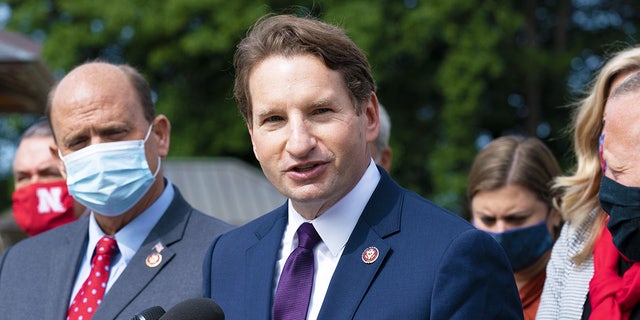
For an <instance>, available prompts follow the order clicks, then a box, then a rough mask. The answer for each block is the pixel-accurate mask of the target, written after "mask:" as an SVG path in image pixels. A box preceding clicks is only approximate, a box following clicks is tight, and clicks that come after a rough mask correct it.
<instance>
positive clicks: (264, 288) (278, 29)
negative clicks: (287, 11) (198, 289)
mask: <svg viewBox="0 0 640 320" xmlns="http://www.w3.org/2000/svg"><path fill="white" fill-rule="evenodd" d="M234 65H235V68H236V80H235V88H234V94H235V98H236V100H237V102H238V106H239V108H240V111H241V113H242V114H243V116H244V118H245V120H246V123H247V127H248V129H249V134H250V137H251V141H252V144H253V150H254V153H255V156H256V158H257V159H258V161H259V162H260V165H261V166H262V169H263V171H264V173H265V175H266V177H267V178H268V179H269V180H270V181H271V183H272V184H273V185H275V187H276V188H278V190H279V191H280V192H281V193H282V194H284V195H286V196H287V197H288V198H289V199H288V201H287V202H286V203H285V204H284V205H283V206H281V207H280V208H277V209H275V210H274V211H272V212H270V213H268V214H266V215H264V216H262V217H259V218H257V219H256V220H254V221H252V222H250V223H248V224H246V225H244V226H242V227H240V228H238V229H236V230H233V231H231V232H229V233H227V234H225V235H223V236H221V237H220V238H218V240H217V241H215V242H214V243H213V244H212V246H211V249H210V252H209V255H208V257H207V258H205V263H204V278H205V283H204V295H205V296H207V297H211V298H213V299H214V300H216V301H217V302H218V304H219V305H220V306H221V307H222V309H223V310H224V312H225V315H226V319H231V320H233V319H270V318H274V319H286V318H287V317H288V315H287V312H288V310H293V309H296V310H297V307H296V308H294V307H291V308H289V309H287V308H286V307H285V308H282V307H281V306H283V305H286V304H287V303H288V302H290V301H289V300H292V299H295V300H296V301H298V300H297V299H298V297H297V296H305V301H301V302H300V305H303V307H304V308H305V309H304V312H303V313H301V314H300V313H298V314H297V315H295V316H293V317H292V318H295V319H302V318H306V319H521V318H522V317H523V316H522V309H521V305H520V301H519V298H518V291H517V289H516V285H515V282H514V279H513V274H512V271H511V267H510V265H509V262H508V260H507V257H506V255H505V253H504V252H503V250H502V248H501V247H500V246H499V244H498V243H496V242H495V241H494V240H493V239H491V237H489V236H488V235H487V234H485V233H483V232H482V231H478V230H476V229H475V228H474V227H473V226H471V225H470V224H468V223H467V222H465V221H464V220H463V219H461V218H460V217H458V216H456V215H454V214H451V213H449V212H447V211H445V210H444V209H442V208H440V207H438V206H436V205H435V204H433V203H431V202H429V201H428V200H425V199H423V198H421V197H420V196H418V195H417V194H415V193H413V192H410V191H408V190H406V189H403V188H402V187H400V186H398V185H397V184H396V183H395V182H394V181H393V180H392V179H391V178H390V177H389V176H388V175H387V173H386V172H385V170H383V169H382V168H381V167H377V166H376V165H375V164H374V162H373V160H372V158H371V150H370V148H371V147H370V146H369V145H368V143H369V142H372V141H373V140H375V138H376V137H377V135H378V130H379V118H378V100H377V98H376V94H375V84H374V80H373V77H372V75H371V72H370V67H369V64H368V62H367V59H366V57H365V55H364V54H363V53H362V52H361V51H360V50H359V49H358V48H357V47H356V46H355V44H354V43H353V42H352V41H351V40H350V39H349V38H348V37H347V36H346V35H345V34H344V32H343V30H341V29H339V28H337V27H334V26H332V25H329V24H326V23H323V22H320V21H317V20H315V19H311V18H298V17H293V16H288V15H279V16H268V17H265V18H263V19H261V20H260V21H258V22H257V24H256V25H254V26H253V27H252V29H251V30H250V32H249V33H248V35H247V37H246V38H245V39H243V40H242V42H241V43H240V44H239V45H238V49H237V51H236V54H235V57H234ZM306 223H310V224H311V225H312V226H313V230H315V233H316V234H317V235H311V236H309V234H313V232H312V231H308V230H309V228H308V224H306ZM301 225H305V227H304V228H303V227H301V230H302V229H304V231H297V230H298V228H299V226H301ZM298 234H300V236H299V235H298ZM317 236H319V238H320V242H319V244H316V245H315V246H313V245H310V246H307V245H306V244H301V247H307V248H309V247H310V248H312V249H302V250H307V251H309V250H311V251H312V254H313V259H311V260H313V269H312V270H313V272H312V278H313V285H312V288H311V290H310V294H309V295H307V293H305V290H304V289H303V288H305V285H303V283H305V282H304V281H299V280H296V281H298V282H294V285H293V286H292V285H291V280H290V279H298V278H291V274H294V273H295V272H292V273H290V272H289V271H288V270H289V267H288V266H289V263H290V261H287V260H288V257H289V255H290V253H292V251H293V252H300V251H299V250H301V249H300V247H298V248H296V247H297V246H298V244H299V242H300V243H307V240H306V239H307V238H316V237H317ZM299 239H303V240H300V241H299ZM294 249H295V250H294ZM296 255H297V254H296ZM293 256H294V254H292V257H293ZM291 260H297V259H294V258H292V259H291ZM305 269H306V267H305ZM298 274H299V273H298ZM295 284H299V292H298V294H297V295H296V294H295V292H294V294H292V295H289V296H288V298H286V299H281V298H280V297H281V293H282V292H283V291H285V289H283V288H281V287H286V288H290V287H293V288H290V289H293V290H294V291H295V289H296V288H295ZM281 289H282V290H281ZM285 309H286V310H285Z"/></svg>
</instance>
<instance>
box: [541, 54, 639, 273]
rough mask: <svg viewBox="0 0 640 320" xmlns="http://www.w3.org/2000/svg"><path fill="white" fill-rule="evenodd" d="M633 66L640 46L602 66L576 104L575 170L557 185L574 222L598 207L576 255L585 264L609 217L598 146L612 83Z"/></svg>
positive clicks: (567, 216)
mask: <svg viewBox="0 0 640 320" xmlns="http://www.w3.org/2000/svg"><path fill="white" fill-rule="evenodd" d="M633 70H640V47H633V48H628V49H626V50H623V51H620V52H618V53H616V54H614V55H613V56H611V58H609V59H608V61H607V62H606V63H605V64H604V65H603V66H602V67H601V69H600V71H599V72H598V74H597V76H596V78H595V79H594V81H593V82H592V84H591V90H590V91H589V93H588V94H587V95H586V97H585V98H583V99H582V100H581V101H578V103H576V104H575V105H574V107H575V110H574V111H573V121H572V123H571V127H570V128H569V129H570V130H571V131H572V132H573V147H574V154H575V158H576V165H575V167H574V170H573V174H571V175H568V176H560V177H557V178H556V179H555V183H554V186H553V188H554V189H556V190H559V191H561V192H562V194H563V195H562V200H561V205H560V208H561V210H560V212H561V213H562V217H563V218H564V220H566V221H567V222H568V223H569V224H570V225H573V226H578V225H580V224H581V223H582V222H583V221H584V220H585V219H586V218H587V216H588V215H589V213H590V212H592V211H594V210H598V213H597V216H596V219H594V222H593V225H592V226H591V235H590V236H589V239H587V241H586V242H585V246H584V248H583V249H582V251H580V252H578V253H577V254H576V255H575V256H574V257H572V260H573V261H574V262H575V263H576V264H581V263H582V262H584V261H585V260H587V259H588V258H589V256H591V255H592V254H593V247H594V244H595V241H596V240H597V238H598V236H599V235H600V231H601V230H602V228H603V226H604V221H605V219H606V213H604V211H602V209H600V202H599V201H598V191H599V189H600V179H601V178H602V169H601V167H600V157H599V154H598V146H599V138H600V134H601V132H602V127H603V120H602V119H603V114H604V108H605V104H606V102H607V98H608V96H609V94H610V92H609V91H610V89H611V83H612V82H613V80H614V79H615V78H616V77H617V76H618V75H620V74H623V73H627V72H630V71H633Z"/></svg>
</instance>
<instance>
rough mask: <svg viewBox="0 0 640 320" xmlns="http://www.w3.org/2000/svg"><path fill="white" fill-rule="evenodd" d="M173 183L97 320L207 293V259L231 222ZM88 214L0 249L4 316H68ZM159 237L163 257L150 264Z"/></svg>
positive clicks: (1, 313) (0, 315)
mask: <svg viewBox="0 0 640 320" xmlns="http://www.w3.org/2000/svg"><path fill="white" fill-rule="evenodd" d="M174 188H175V196H174V199H173V201H172V202H171V204H170V206H169V207H168V208H167V211H166V212H165V213H164V214H163V216H162V218H160V220H159V221H158V223H157V224H156V225H155V226H154V228H153V229H152V230H151V233H150V234H149V235H148V236H147V238H146V239H145V240H144V242H143V244H142V245H141V246H140V249H138V251H137V252H136V254H135V255H134V257H133V258H132V259H131V261H130V262H129V264H128V265H127V267H126V269H125V270H124V271H123V272H122V274H121V275H120V277H119V278H118V280H117V281H116V282H115V283H114V284H113V286H112V287H111V289H110V290H109V291H108V292H107V294H106V295H105V297H104V299H103V301H102V303H101V304H100V307H99V308H98V309H97V310H96V313H95V314H94V316H93V320H101V319H105V320H106V319H109V320H112V319H123V320H129V319H131V318H132V317H133V316H134V315H135V314H136V313H138V312H140V311H142V310H144V309H147V308H149V307H153V306H161V307H163V308H164V309H165V310H168V309H169V308H171V307H173V306H174V305H175V304H177V303H179V302H181V301H183V300H186V299H189V298H193V297H200V296H201V293H202V269H201V267H202V258H203V256H204V254H205V252H206V250H207V247H208V246H209V244H210V243H211V241H213V240H214V239H215V238H216V237H217V236H218V235H220V234H221V233H223V232H225V231H227V230H229V229H230V228H231V226H230V225H228V224H226V223H224V222H222V221H220V220H217V219H215V218H213V217H210V216H206V215H205V214H203V213H201V212H199V211H197V210H195V209H193V208H192V207H191V206H190V205H189V204H188V203H187V202H186V201H185V200H184V199H183V197H182V195H180V192H179V191H178V189H177V188H176V187H175V186H174ZM88 226H89V218H88V217H85V218H81V219H79V220H77V221H75V222H72V223H69V224H66V225H64V226H61V227H58V228H55V229H52V230H50V231H48V232H45V233H42V234H40V235H37V236H35V237H32V238H28V239H25V240H23V241H21V242H19V243H17V244H16V245H14V246H13V247H10V248H9V249H8V250H7V251H5V252H4V253H3V254H2V256H0V318H1V319H60V320H62V319H65V318H66V315H67V309H68V308H69V301H70V299H71V290H72V289H73V284H74V281H75V277H76V273H77V271H78V268H79V264H80V260H81V258H82V255H83V253H84V250H86V246H87V241H88ZM157 243H161V244H162V245H163V246H164V249H163V250H162V251H161V254H162V262H161V263H160V265H158V266H156V267H148V266H147V265H146V262H145V260H146V258H147V256H148V255H149V254H150V253H152V252H153V247H154V245H156V244H157Z"/></svg>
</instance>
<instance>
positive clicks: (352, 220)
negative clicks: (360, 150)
mask: <svg viewBox="0 0 640 320" xmlns="http://www.w3.org/2000/svg"><path fill="white" fill-rule="evenodd" d="M379 181H380V172H378V168H377V167H376V165H375V163H374V162H373V160H371V163H370V164H369V167H368V168H367V170H366V171H365V173H364V175H363V176H362V178H360V181H359V182H358V184H357V185H356V186H355V187H354V188H353V189H352V190H351V191H349V193H347V195H345V196H344V197H343V198H342V199H340V200H339V201H338V202H337V203H336V204H335V205H333V206H332V207H331V208H329V209H328V210H327V211H325V212H324V213H323V214H321V215H320V216H319V217H317V218H315V219H314V220H311V221H309V220H306V219H304V218H303V217H302V216H301V215H300V214H299V213H298V212H296V210H295V209H294V208H293V206H292V204H291V200H288V223H287V226H286V228H285V230H284V235H283V237H282V242H281V244H280V250H279V252H278V260H277V261H276V266H275V267H276V270H275V276H274V280H273V281H274V285H273V288H274V289H273V293H274V295H275V292H276V288H277V287H278V281H279V280H280V274H281V273H282V269H283V268H284V264H285V262H286V261H287V258H288V257H289V254H290V253H291V252H292V251H293V250H294V249H295V248H296V247H297V246H298V236H297V235H296V231H297V230H298V227H300V225H301V224H303V223H304V222H310V223H312V224H313V226H314V228H315V229H316V231H317V232H318V234H319V235H320V238H322V242H320V243H319V244H318V245H317V246H316V247H315V249H314V250H313V253H314V264H315V268H314V273H313V289H312V290H311V300H310V302H309V310H308V313H307V319H317V318H318V314H319V313H320V308H321V307H322V302H323V301H324V297H325V295H326V293H327V289H328V288H329V283H330V282H331V277H332V276H333V272H334V271H335V269H336V267H337V265H338V261H339V260H340V256H341V255H342V251H343V250H344V248H345V245H346V244H347V240H349V237H350V236H351V232H352V231H353V229H354V228H355V226H356V223H357V222H358V219H360V215H361V214H362V211H363V210H364V207H365V206H366V205H367V203H368V202H369V198H371V195H372V194H373V191H374V190H375V188H376V187H377V185H378V182H379Z"/></svg>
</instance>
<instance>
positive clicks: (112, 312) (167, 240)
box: [94, 189, 191, 319]
mask: <svg viewBox="0 0 640 320" xmlns="http://www.w3.org/2000/svg"><path fill="white" fill-rule="evenodd" d="M174 190H175V196H174V198H173V201H172V202H171V205H170V206H169V208H167V210H166V211H165V213H164V214H163V215H162V218H160V221H158V223H157V224H156V225H155V226H154V227H153V229H152V230H151V232H150V233H149V235H148V236H147V238H146V239H145V240H144V242H143V244H142V245H141V246H140V248H139V249H138V251H136V254H135V255H134V256H133V258H132V259H131V261H130V262H129V264H128V265H127V267H126V268H125V270H124V271H123V272H122V274H121V275H120V277H119V278H118V280H117V281H116V282H115V283H114V284H113V286H112V287H111V289H109V292H107V295H106V296H105V297H104V300H103V301H102V303H101V308H98V310H96V313H95V314H94V317H95V318H96V319H114V318H116V317H117V316H118V315H119V314H120V313H121V312H122V310H124V309H125V308H126V307H127V305H129V303H131V301H133V300H135V298H136V296H138V295H139V294H140V293H141V292H142V290H143V289H144V288H145V287H146V286H147V285H148V284H149V282H151V280H152V279H153V278H154V277H155V276H156V275H157V274H158V273H159V272H160V271H161V270H162V269H163V268H164V267H165V266H166V265H167V264H169V263H170V262H171V260H172V258H173V257H174V256H175V252H174V251H173V250H172V249H171V245H172V244H174V243H175V242H177V241H180V240H181V239H182V234H183V233H184V229H185V228H186V224H187V220H188V217H189V210H191V207H190V206H189V205H188V204H187V203H186V202H185V200H184V199H183V198H182V196H181V195H180V193H179V192H178V190H177V189H174ZM167 213H170V214H167ZM156 246H158V247H160V248H162V251H161V252H160V254H161V256H162V261H161V262H160V264H158V265H157V266H148V265H147V257H149V255H151V254H152V253H154V252H156Z"/></svg>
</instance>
